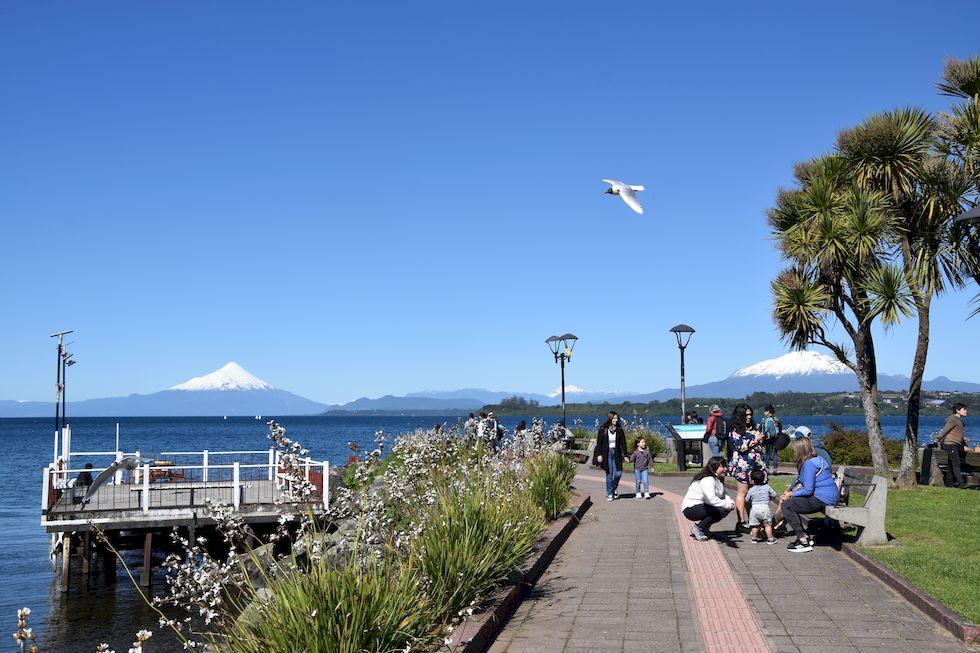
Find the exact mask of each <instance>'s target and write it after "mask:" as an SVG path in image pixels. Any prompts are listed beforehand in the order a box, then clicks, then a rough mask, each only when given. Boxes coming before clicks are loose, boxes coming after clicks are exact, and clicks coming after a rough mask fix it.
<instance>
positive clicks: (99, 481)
mask: <svg viewBox="0 0 980 653" xmlns="http://www.w3.org/2000/svg"><path fill="white" fill-rule="evenodd" d="M151 462H153V459H152V458H137V457H136V456H126V457H125V458H120V459H119V460H117V461H116V462H114V463H112V464H111V465H109V467H107V468H106V469H104V470H102V471H101V472H100V473H99V475H98V476H96V477H95V480H94V481H92V485H90V486H89V487H88V492H86V493H85V496H84V497H83V498H82V505H83V506H84V505H85V504H87V503H88V502H89V501H91V500H92V497H94V496H95V493H96V492H98V490H99V488H100V487H102V486H103V485H105V484H106V483H107V482H108V481H109V479H110V478H112V476H113V474H115V473H116V472H118V471H121V470H130V469H136V468H137V467H139V466H140V465H144V464H146V463H151Z"/></svg>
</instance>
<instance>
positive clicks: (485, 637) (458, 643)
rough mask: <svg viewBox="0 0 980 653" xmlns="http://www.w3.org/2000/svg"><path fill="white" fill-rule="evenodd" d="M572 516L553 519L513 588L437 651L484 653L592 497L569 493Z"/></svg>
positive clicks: (495, 596)
mask: <svg viewBox="0 0 980 653" xmlns="http://www.w3.org/2000/svg"><path fill="white" fill-rule="evenodd" d="M571 504H572V513H571V514H570V515H567V516H565V517H561V518H559V519H556V520H555V521H554V522H553V523H552V524H551V526H549V527H548V530H546V531H545V532H544V534H543V535H542V536H541V539H539V540H538V543H537V545H536V546H535V547H534V553H532V554H531V557H530V558H529V559H528V560H527V562H526V563H525V566H524V568H523V569H520V570H518V571H517V572H515V574H514V576H515V581H516V582H514V583H513V584H512V585H508V586H507V587H503V588H501V589H499V590H498V591H497V592H495V593H494V594H492V595H490V596H489V597H488V601H487V607H486V610H484V612H482V613H481V614H479V615H478V616H477V617H475V618H473V619H467V620H466V621H464V622H463V623H461V624H460V625H459V626H458V627H457V628H456V630H455V631H454V632H453V634H452V637H451V638H450V640H449V641H447V642H446V645H445V646H443V647H442V648H440V649H439V650H440V651H452V652H453V653H483V651H486V650H487V649H488V648H490V645H491V644H492V643H493V641H494V639H495V638H496V636H497V633H498V632H499V631H500V629H501V628H502V627H503V625H504V623H506V621H507V619H509V618H510V615H512V614H513V613H514V610H516V609H517V606H518V605H520V604H521V601H523V600H524V597H525V596H527V595H528V593H529V592H530V591H531V587H533V586H534V584H535V583H537V582H538V579H539V578H541V574H543V573H544V571H545V569H547V568H548V565H550V564H551V561H552V560H554V558H555V555H556V554H557V553H558V550H559V549H561V547H562V545H563V544H564V543H565V540H567V539H568V536H569V535H570V534H571V532H572V531H573V530H574V529H575V527H576V526H578V523H579V522H580V521H581V520H582V517H583V516H585V513H586V512H587V511H588V510H589V508H590V507H591V506H592V497H591V496H590V495H588V494H582V493H580V492H576V491H575V490H572V501H571Z"/></svg>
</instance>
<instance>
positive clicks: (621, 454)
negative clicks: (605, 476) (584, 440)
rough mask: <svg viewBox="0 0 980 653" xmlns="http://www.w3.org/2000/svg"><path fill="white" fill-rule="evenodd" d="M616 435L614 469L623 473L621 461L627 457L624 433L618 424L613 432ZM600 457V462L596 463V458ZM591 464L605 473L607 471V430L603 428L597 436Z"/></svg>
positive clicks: (621, 426)
mask: <svg viewBox="0 0 980 653" xmlns="http://www.w3.org/2000/svg"><path fill="white" fill-rule="evenodd" d="M614 433H615V434H616V435H615V437H616V469H618V470H619V471H623V459H624V458H626V456H628V455H629V452H627V451H626V432H625V431H623V425H622V424H620V425H619V426H617V427H616V430H615V431H614ZM597 456H602V462H601V463H598V462H596V457H597ZM592 464H593V465H598V466H599V467H602V469H604V470H605V471H606V472H608V471H609V429H608V428H607V427H605V426H603V427H601V428H600V429H599V436H598V437H597V438H596V441H595V451H593V452H592Z"/></svg>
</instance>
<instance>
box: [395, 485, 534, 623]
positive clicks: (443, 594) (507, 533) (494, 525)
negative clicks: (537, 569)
mask: <svg viewBox="0 0 980 653" xmlns="http://www.w3.org/2000/svg"><path fill="white" fill-rule="evenodd" d="M434 508H435V509H434V512H433V514H432V518H431V519H430V521H429V525H428V527H427V528H426V529H425V532H424V533H422V535H421V536H420V537H419V538H417V539H416V540H415V541H414V542H413V548H414V549H415V550H416V552H417V553H416V554H417V555H418V557H419V567H420V568H421V570H422V572H423V573H424V575H425V577H426V578H427V579H428V580H429V585H430V587H429V593H430V595H431V597H432V602H433V605H434V608H435V610H434V611H435V614H436V615H438V616H439V617H440V618H441V619H444V620H448V619H449V618H451V617H452V616H454V615H456V614H458V613H459V612H460V611H461V610H463V609H464V608H466V607H467V606H468V605H470V604H471V603H472V602H473V600H474V598H476V597H479V596H483V595H484V594H485V593H486V592H487V591H488V590H490V589H491V588H493V587H494V586H496V585H499V584H500V583H502V582H503V581H504V580H506V579H507V576H508V575H509V574H510V572H511V571H512V570H514V569H516V568H517V567H518V565H519V564H520V562H521V561H522V560H523V559H524V558H526V557H527V556H528V555H529V554H530V553H531V549H532V548H533V547H534V543H535V542H536V541H537V539H538V537H539V536H540V535H541V531H542V530H543V529H544V514H543V512H542V510H541V509H540V508H539V507H538V506H537V504H536V503H535V501H534V499H533V498H532V497H531V496H530V495H529V494H528V493H526V492H512V493H508V494H507V495H504V496H501V494H500V493H499V492H495V491H493V490H492V489H491V488H487V487H484V486H481V485H473V486H471V487H470V488H469V490H468V491H467V492H466V493H465V494H464V495H462V496H458V495H452V494H443V495H442V496H441V497H440V498H439V500H438V502H437V503H436V505H435V507H434Z"/></svg>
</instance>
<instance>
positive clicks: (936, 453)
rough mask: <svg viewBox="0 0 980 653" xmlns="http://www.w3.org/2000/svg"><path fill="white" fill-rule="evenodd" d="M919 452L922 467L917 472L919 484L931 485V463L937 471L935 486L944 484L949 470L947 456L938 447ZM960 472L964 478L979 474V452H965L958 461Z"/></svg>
mask: <svg viewBox="0 0 980 653" xmlns="http://www.w3.org/2000/svg"><path fill="white" fill-rule="evenodd" d="M919 452H920V459H921V462H922V467H921V469H920V470H919V483H920V484H922V485H929V484H932V482H933V473H932V471H933V470H932V465H931V462H935V463H936V467H937V468H938V470H939V477H938V478H936V479H935V484H936V485H939V484H945V479H946V472H947V470H948V469H949V454H948V453H946V451H945V450H944V449H940V448H939V447H929V448H926V449H920V450H919ZM927 452H929V453H927ZM930 457H931V458H930ZM960 471H961V472H962V473H963V475H964V476H972V475H976V474H977V473H978V472H980V452H976V451H967V452H966V455H964V456H963V460H962V461H960Z"/></svg>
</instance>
